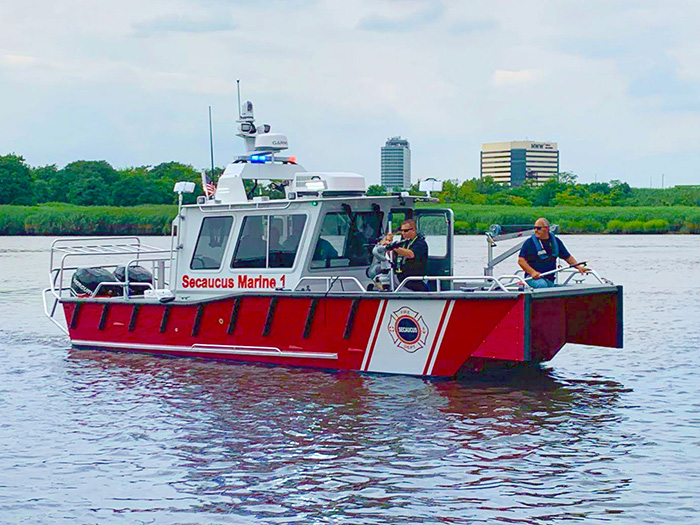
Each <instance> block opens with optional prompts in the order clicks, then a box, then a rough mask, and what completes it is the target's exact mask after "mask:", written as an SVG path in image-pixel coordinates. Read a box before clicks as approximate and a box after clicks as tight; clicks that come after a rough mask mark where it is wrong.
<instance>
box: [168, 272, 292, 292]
mask: <svg viewBox="0 0 700 525" xmlns="http://www.w3.org/2000/svg"><path fill="white" fill-rule="evenodd" d="M286 277H287V276H286V275H283V276H281V277H279V278H275V277H264V276H262V275H258V276H255V277H251V276H249V275H245V274H242V275H238V276H237V277H236V278H234V277H190V276H189V275H183V276H182V287H183V288H222V289H223V288H239V289H244V290H245V289H256V288H268V289H272V290H274V289H276V288H284V286H285V284H286V282H285V281H286Z"/></svg>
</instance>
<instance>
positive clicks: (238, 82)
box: [236, 78, 243, 120]
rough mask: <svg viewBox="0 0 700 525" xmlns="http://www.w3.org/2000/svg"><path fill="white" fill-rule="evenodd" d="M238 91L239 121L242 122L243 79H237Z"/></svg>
mask: <svg viewBox="0 0 700 525" xmlns="http://www.w3.org/2000/svg"><path fill="white" fill-rule="evenodd" d="M236 89H237V91H238V120H241V119H242V118H243V115H241V79H240V78H237V79H236Z"/></svg>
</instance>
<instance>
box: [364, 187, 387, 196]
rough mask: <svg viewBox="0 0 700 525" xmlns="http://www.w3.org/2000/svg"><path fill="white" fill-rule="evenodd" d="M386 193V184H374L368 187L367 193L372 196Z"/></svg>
mask: <svg viewBox="0 0 700 525" xmlns="http://www.w3.org/2000/svg"><path fill="white" fill-rule="evenodd" d="M386 194H387V192H386V188H385V187H384V186H380V185H379V184H372V185H371V186H370V187H368V188H367V195H369V196H372V197H378V196H381V195H386Z"/></svg>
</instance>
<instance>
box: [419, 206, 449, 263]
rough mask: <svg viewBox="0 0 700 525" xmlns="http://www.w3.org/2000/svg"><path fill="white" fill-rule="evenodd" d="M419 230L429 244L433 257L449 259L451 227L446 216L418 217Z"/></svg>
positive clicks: (429, 250)
mask: <svg viewBox="0 0 700 525" xmlns="http://www.w3.org/2000/svg"><path fill="white" fill-rule="evenodd" d="M417 228H418V231H419V232H420V233H421V234H422V235H423V236H424V237H425V241H426V242H427V243H428V253H429V254H430V256H431V257H447V240H448V235H449V226H448V223H447V219H446V217H445V216H444V215H442V214H441V215H418V223H417Z"/></svg>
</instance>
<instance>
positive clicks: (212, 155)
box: [209, 106, 214, 180]
mask: <svg viewBox="0 0 700 525" xmlns="http://www.w3.org/2000/svg"><path fill="white" fill-rule="evenodd" d="M209 150H210V152H211V177H212V180H214V134H213V133H212V127H211V106H209Z"/></svg>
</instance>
